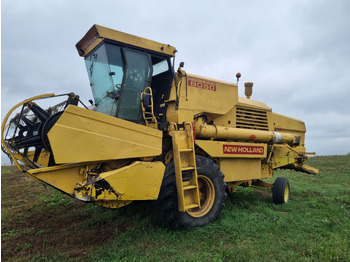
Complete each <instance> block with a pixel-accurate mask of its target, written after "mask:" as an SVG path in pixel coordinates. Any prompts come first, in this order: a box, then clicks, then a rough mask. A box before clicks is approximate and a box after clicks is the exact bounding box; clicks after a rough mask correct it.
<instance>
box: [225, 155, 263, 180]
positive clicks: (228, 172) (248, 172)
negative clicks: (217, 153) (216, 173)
mask: <svg viewBox="0 0 350 262" xmlns="http://www.w3.org/2000/svg"><path fill="white" fill-rule="evenodd" d="M220 170H221V172H222V173H224V175H225V182H234V181H243V180H251V179H260V178H261V160H260V159H242V158H236V159H221V160H220Z"/></svg>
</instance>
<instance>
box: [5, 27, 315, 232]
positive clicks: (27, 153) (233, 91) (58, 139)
mask: <svg viewBox="0 0 350 262" xmlns="http://www.w3.org/2000/svg"><path fill="white" fill-rule="evenodd" d="M76 48H77V50H78V53H79V55H80V56H82V57H84V59H85V64H86V68H87V73H88V76H89V80H90V86H91V89H92V94H93V97H94V101H90V102H91V104H92V106H90V108H88V107H86V106H85V105H84V104H83V103H81V101H80V99H79V96H77V95H75V94H74V93H69V94H65V95H55V94H44V95H39V96H36V97H32V98H29V99H27V100H25V101H23V102H21V103H19V104H17V105H16V106H15V107H13V108H12V109H11V110H10V111H9V112H8V114H7V115H6V117H5V120H4V122H3V124H2V138H1V142H2V148H3V150H4V152H6V154H8V156H9V157H10V158H11V159H12V160H13V162H14V163H15V165H16V166H17V167H18V169H19V170H21V171H22V172H23V173H25V174H26V175H28V176H29V177H31V178H33V179H34V180H36V181H38V182H41V183H44V184H47V185H50V186H52V187H54V188H56V189H58V190H60V191H61V192H64V193H66V194H67V195H69V196H71V197H74V198H76V199H79V200H82V201H87V202H93V203H95V204H97V205H100V206H104V207H108V208H119V207H122V206H125V205H128V204H130V203H131V202H132V201H134V200H156V210H157V212H158V213H159V216H160V218H161V220H162V221H163V222H164V223H165V224H166V225H168V226H170V227H174V228H182V227H195V226H205V225H206V224H208V223H210V222H212V221H214V220H216V219H217V218H218V217H219V216H220V212H221V210H222V209H223V207H224V201H225V198H226V191H228V192H230V193H234V192H235V191H236V188H237V187H238V186H252V187H257V188H265V189H268V190H272V192H273V194H272V195H273V197H272V198H273V202H274V203H276V204H282V203H286V202H288V200H289V194H290V186H289V182H288V180H287V179H285V178H281V177H279V178H277V179H276V180H275V182H274V183H268V182H265V181H263V179H265V178H270V177H272V176H273V173H274V170H275V169H277V168H284V169H286V168H288V169H294V170H297V171H302V172H306V173H311V174H317V172H318V170H317V169H315V168H312V167H309V166H307V165H306V164H305V163H306V161H307V159H308V157H307V153H305V152H306V150H305V147H304V143H305V131H306V129H305V124H304V122H302V121H300V120H296V119H293V118H290V117H287V116H283V115H280V114H277V113H274V112H272V110H271V108H270V107H268V106H267V105H266V104H264V103H262V102H258V101H255V100H252V99H250V97H251V95H252V86H253V83H250V82H248V83H245V94H246V98H241V97H238V86H237V85H236V84H234V83H228V82H223V81H218V80H214V79H210V78H206V77H201V76H196V75H192V74H188V73H186V72H185V71H184V70H183V63H181V64H180V67H179V68H178V70H177V71H175V69H174V62H175V53H176V49H175V48H174V47H172V46H170V45H167V44H161V43H158V42H154V41H151V40H147V39H144V38H141V37H137V36H133V35H129V34H126V33H122V32H119V31H115V30H112V29H108V28H105V27H102V26H98V25H94V26H93V27H92V28H91V29H90V30H89V31H88V32H87V34H86V35H85V36H84V37H83V38H82V39H81V40H80V41H79V42H78V43H77V45H76ZM239 77H240V74H237V80H238V78H239ZM63 96H65V98H64V101H63V102H60V103H58V104H55V105H52V104H51V106H50V107H49V108H47V109H43V107H41V106H39V104H40V103H41V102H43V101H44V100H49V99H52V98H55V97H56V98H57V97H58V98H62V97H63ZM53 100H54V99H53ZM62 100H63V99H62ZM80 104H81V105H82V106H81V107H79V105H80Z"/></svg>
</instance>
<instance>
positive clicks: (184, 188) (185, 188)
mask: <svg viewBox="0 0 350 262" xmlns="http://www.w3.org/2000/svg"><path fill="white" fill-rule="evenodd" d="M195 188H197V186H196V185H188V186H184V187H183V190H191V189H195Z"/></svg>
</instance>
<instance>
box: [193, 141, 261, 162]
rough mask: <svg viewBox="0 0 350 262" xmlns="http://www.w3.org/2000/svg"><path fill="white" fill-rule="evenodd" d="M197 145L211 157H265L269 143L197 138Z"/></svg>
mask: <svg viewBox="0 0 350 262" xmlns="http://www.w3.org/2000/svg"><path fill="white" fill-rule="evenodd" d="M196 145H198V146H199V147H200V148H202V149H203V150H204V151H205V152H206V153H208V154H209V155H210V156H211V157H219V158H260V159H261V158H265V157H266V155H267V145H266V144H262V143H241V142H223V141H210V140H199V139H197V140H196Z"/></svg>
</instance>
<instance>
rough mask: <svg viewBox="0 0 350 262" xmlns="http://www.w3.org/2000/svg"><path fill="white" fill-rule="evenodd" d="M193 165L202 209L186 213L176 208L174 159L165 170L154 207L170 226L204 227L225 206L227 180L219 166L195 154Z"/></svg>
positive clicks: (176, 227)
mask: <svg viewBox="0 0 350 262" xmlns="http://www.w3.org/2000/svg"><path fill="white" fill-rule="evenodd" d="M196 165H197V173H198V186H199V194H200V200H201V208H193V209H190V210H187V211H186V212H180V211H179V208H178V200H177V189H176V179H175V166H174V161H172V162H170V163H169V164H168V165H167V167H166V169H165V173H164V178H163V183H162V187H161V189H160V193H159V197H158V200H157V206H156V209H157V213H158V215H159V217H160V219H161V220H162V221H163V222H164V223H165V225H167V226H169V227H172V228H175V229H179V228H185V227H202V226H205V225H207V224H209V223H211V222H213V221H215V220H216V219H218V218H219V217H220V213H221V210H222V209H223V208H224V206H225V204H224V201H225V199H226V197H227V195H226V192H225V190H226V183H225V182H224V174H223V173H222V172H221V171H220V169H219V166H218V165H216V164H215V163H214V161H212V160H210V159H208V158H205V157H202V156H196Z"/></svg>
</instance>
